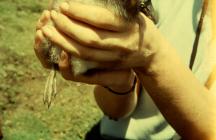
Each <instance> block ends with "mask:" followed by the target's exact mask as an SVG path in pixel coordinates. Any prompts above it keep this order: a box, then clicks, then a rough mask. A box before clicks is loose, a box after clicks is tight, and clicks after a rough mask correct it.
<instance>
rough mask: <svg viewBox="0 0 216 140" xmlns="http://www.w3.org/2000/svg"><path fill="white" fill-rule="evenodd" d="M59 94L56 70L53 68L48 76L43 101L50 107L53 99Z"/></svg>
mask: <svg viewBox="0 0 216 140" xmlns="http://www.w3.org/2000/svg"><path fill="white" fill-rule="evenodd" d="M56 94H57V89H56V70H55V69H54V68H53V69H52V70H51V72H50V74H49V76H48V78H47V81H46V85H45V89H44V95H43V102H44V105H47V106H48V108H50V106H51V104H52V99H53V98H55V96H56Z"/></svg>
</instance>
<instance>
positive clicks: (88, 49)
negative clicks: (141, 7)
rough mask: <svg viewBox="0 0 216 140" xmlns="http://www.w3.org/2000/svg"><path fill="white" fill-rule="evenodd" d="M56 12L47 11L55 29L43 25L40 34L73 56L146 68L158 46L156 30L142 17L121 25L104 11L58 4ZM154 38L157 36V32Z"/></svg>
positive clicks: (111, 14)
mask: <svg viewBox="0 0 216 140" xmlns="http://www.w3.org/2000/svg"><path fill="white" fill-rule="evenodd" d="M60 9H61V11H62V13H57V12H55V11H52V12H51V18H52V20H53V22H54V23H55V26H56V28H55V27H53V26H45V27H43V28H42V31H43V33H44V35H45V36H46V37H47V38H49V40H51V41H52V42H54V43H56V44H58V45H59V46H60V47H61V48H62V49H63V50H65V51H67V52H69V53H70V54H72V55H74V56H77V57H80V58H83V59H87V60H93V61H98V62H103V63H106V64H115V66H116V67H118V68H131V67H147V65H148V64H149V63H150V61H151V59H152V56H154V55H155V53H156V52H157V51H158V46H157V45H154V44H155V43H154V42H156V37H155V34H157V32H158V31H157V29H156V27H155V26H154V24H153V22H152V21H150V20H149V19H148V18H147V17H145V16H144V15H143V14H140V15H139V20H137V21H135V22H133V24H130V25H128V26H125V23H123V22H122V21H120V20H119V19H118V17H116V16H115V15H114V13H112V12H110V11H109V10H107V9H105V8H101V7H97V6H89V5H88V6H87V5H83V4H79V3H74V2H70V3H69V4H66V3H64V4H62V5H61V8H60ZM104 15H106V16H104ZM153 35H154V37H153ZM157 37H161V36H160V34H159V33H158V35H157ZM157 39H158V38H157ZM157 41H158V40H157ZM152 42H153V43H152ZM108 66H110V65H108Z"/></svg>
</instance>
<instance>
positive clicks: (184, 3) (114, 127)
mask: <svg viewBox="0 0 216 140" xmlns="http://www.w3.org/2000/svg"><path fill="white" fill-rule="evenodd" d="M152 4H153V7H154V9H155V11H156V13H157V14H158V17H159V21H158V24H157V26H158V28H159V30H160V31H161V32H162V34H163V35H164V36H165V37H166V38H167V40H168V41H169V42H170V43H171V44H172V46H173V47H174V48H176V50H177V52H178V53H179V56H180V57H181V58H182V61H183V62H184V63H185V64H186V65H187V66H189V63H190V57H191V52H192V48H193V43H194V40H195V36H196V33H195V32H196V29H197V26H198V22H199V19H200V18H199V17H200V14H201V9H202V0H163V1H162V0H152ZM210 23H211V22H210V18H208V17H205V22H204V28H203V31H202V34H201V36H200V43H199V48H198V52H197V56H196V60H195V64H194V68H193V73H194V74H195V76H196V77H197V78H198V80H199V81H200V82H202V83H203V84H204V83H205V82H206V80H207V78H208V76H209V74H210V72H211V68H210V67H208V66H206V65H205V61H206V59H205V58H206V56H207V55H208V51H207V46H208V42H210V39H211V37H210V35H211V25H210ZM173 115H175V114H173ZM101 134H102V135H106V136H112V137H116V138H125V139H133V140H135V139H141V140H170V139H175V140H177V139H179V136H178V135H177V134H176V132H175V130H174V129H173V128H172V127H171V126H170V125H169V124H168V123H167V121H166V120H165V119H164V117H163V116H162V114H161V113H160V111H159V109H158V108H157V107H156V105H155V104H154V102H153V101H152V99H151V98H150V96H149V95H148V94H147V92H146V91H145V90H143V92H142V94H141V96H140V99H139V102H138V106H137V108H136V110H135V111H134V113H133V114H132V116H130V117H129V118H126V119H122V120H119V121H117V122H115V121H112V120H110V119H108V118H107V117H104V118H103V120H102V122H101Z"/></svg>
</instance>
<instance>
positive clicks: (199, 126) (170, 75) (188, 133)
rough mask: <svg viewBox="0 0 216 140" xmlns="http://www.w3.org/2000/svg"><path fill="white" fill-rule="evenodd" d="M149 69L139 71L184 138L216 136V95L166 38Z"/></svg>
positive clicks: (157, 103)
mask: <svg viewBox="0 0 216 140" xmlns="http://www.w3.org/2000/svg"><path fill="white" fill-rule="evenodd" d="M160 45H162V46H163V47H162V48H163V50H165V51H164V52H162V51H161V53H159V54H158V56H157V57H155V59H154V63H153V64H154V65H151V67H149V69H148V72H147V73H146V70H145V71H143V70H141V69H137V70H136V72H137V74H138V76H139V78H140V80H141V82H142V83H143V86H144V87H145V88H146V89H147V91H148V93H149V95H150V96H151V97H152V99H153V100H154V102H155V103H156V105H157V106H158V107H159V109H160V111H161V112H162V114H163V115H164V116H165V118H166V119H167V121H168V122H169V123H170V124H171V125H172V126H173V127H174V129H175V130H176V131H177V132H178V133H179V134H180V135H181V136H182V138H183V139H196V140H204V139H205V140H214V139H216V109H215V108H216V97H215V96H214V95H213V94H211V93H210V92H209V91H208V90H207V89H206V88H205V87H204V86H203V85H202V84H201V83H199V82H198V80H197V79H196V78H195V76H194V75H193V73H192V72H191V71H190V69H189V68H187V67H186V66H185V65H184V64H182V62H181V61H180V58H179V57H178V55H177V54H176V52H175V50H174V49H172V47H170V46H169V44H167V43H166V42H160Z"/></svg>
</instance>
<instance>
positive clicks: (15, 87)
mask: <svg viewBox="0 0 216 140" xmlns="http://www.w3.org/2000/svg"><path fill="white" fill-rule="evenodd" d="M47 3H48V0H0V118H1V119H2V130H3V133H4V140H80V139H84V137H85V134H86V132H87V131H89V130H90V129H91V127H92V126H93V125H94V124H95V123H97V121H98V120H99V119H100V118H101V117H102V113H101V112H100V111H99V109H98V107H97V105H96V103H95V101H94V99H93V94H92V89H93V87H92V86H89V85H83V84H79V83H73V82H69V81H65V80H64V79H62V78H61V76H60V75H59V76H58V95H57V97H56V99H55V100H54V103H53V104H52V106H51V108H50V109H47V107H46V106H45V105H44V104H43V101H42V98H43V90H44V84H45V82H46V76H47V74H48V72H49V71H48V70H45V69H43V68H42V66H41V65H40V63H39V62H38V60H37V58H36V56H35V54H34V51H33V43H34V33H35V24H36V22H37V19H38V18H39V16H40V14H41V12H42V11H43V9H44V8H46V6H47Z"/></svg>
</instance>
